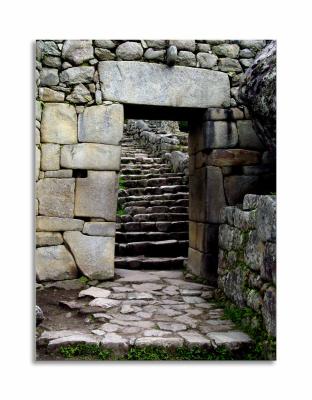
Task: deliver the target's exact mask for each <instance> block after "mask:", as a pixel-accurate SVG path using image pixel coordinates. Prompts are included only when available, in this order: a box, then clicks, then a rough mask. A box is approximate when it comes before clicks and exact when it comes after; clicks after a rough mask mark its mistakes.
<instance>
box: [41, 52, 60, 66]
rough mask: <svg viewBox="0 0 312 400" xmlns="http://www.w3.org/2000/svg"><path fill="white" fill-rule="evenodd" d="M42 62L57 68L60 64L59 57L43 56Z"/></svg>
mask: <svg viewBox="0 0 312 400" xmlns="http://www.w3.org/2000/svg"><path fill="white" fill-rule="evenodd" d="M42 63H43V64H44V65H46V66H48V67H53V68H59V67H60V66H61V65H62V60H61V57H54V56H48V55H46V56H44V57H43V60H42Z"/></svg>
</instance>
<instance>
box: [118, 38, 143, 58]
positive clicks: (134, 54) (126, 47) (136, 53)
mask: <svg viewBox="0 0 312 400" xmlns="http://www.w3.org/2000/svg"><path fill="white" fill-rule="evenodd" d="M116 55H117V57H118V58H119V59H121V60H126V61H132V60H139V59H140V58H142V56H143V48H142V46H141V45H140V44H139V43H136V42H125V43H122V44H121V45H119V46H118V47H117V49H116Z"/></svg>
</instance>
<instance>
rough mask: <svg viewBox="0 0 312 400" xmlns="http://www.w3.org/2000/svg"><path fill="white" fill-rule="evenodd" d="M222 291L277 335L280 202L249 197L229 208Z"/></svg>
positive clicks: (223, 231)
mask: <svg viewBox="0 0 312 400" xmlns="http://www.w3.org/2000/svg"><path fill="white" fill-rule="evenodd" d="M219 248H220V250H219V263H218V287H219V288H220V289H221V290H222V291H223V293H224V294H225V295H226V296H227V297H228V298H229V299H230V300H231V301H233V302H234V303H235V304H237V305H238V306H239V307H246V306H248V307H250V308H252V309H253V310H254V311H255V312H256V313H257V315H258V316H259V317H260V318H259V319H260V320H261V321H262V320H263V323H264V326H265V328H266V330H267V332H268V333H269V334H270V335H272V336H275V335H276V332H275V331H276V315H275V314H276V302H275V297H276V288H275V285H276V198H275V196H268V195H267V196H266V195H263V196H257V195H250V194H248V195H246V196H245V197H244V201H243V206H242V207H241V208H239V207H225V208H223V210H222V212H221V225H220V228H219Z"/></svg>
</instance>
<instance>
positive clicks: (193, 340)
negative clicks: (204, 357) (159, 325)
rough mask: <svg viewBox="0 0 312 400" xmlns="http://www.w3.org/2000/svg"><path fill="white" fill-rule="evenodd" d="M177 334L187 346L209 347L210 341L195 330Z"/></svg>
mask: <svg viewBox="0 0 312 400" xmlns="http://www.w3.org/2000/svg"><path fill="white" fill-rule="evenodd" d="M179 335H180V336H181V337H182V338H183V339H184V341H185V343H186V345H188V346H205V347H211V341H210V340H209V339H207V338H205V337H204V336H203V335H201V334H200V333H198V332H197V331H187V332H179Z"/></svg>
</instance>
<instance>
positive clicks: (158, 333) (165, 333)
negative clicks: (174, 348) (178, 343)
mask: <svg viewBox="0 0 312 400" xmlns="http://www.w3.org/2000/svg"><path fill="white" fill-rule="evenodd" d="M171 334H172V332H168V331H161V330H160V329H148V330H146V331H144V333H143V335H144V336H154V337H163V336H170V335H171Z"/></svg>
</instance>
